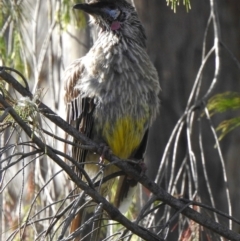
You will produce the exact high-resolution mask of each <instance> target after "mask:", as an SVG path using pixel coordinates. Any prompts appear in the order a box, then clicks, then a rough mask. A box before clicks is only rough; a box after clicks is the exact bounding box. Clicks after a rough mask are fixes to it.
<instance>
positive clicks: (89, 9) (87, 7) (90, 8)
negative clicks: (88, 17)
mask: <svg viewBox="0 0 240 241" xmlns="http://www.w3.org/2000/svg"><path fill="white" fill-rule="evenodd" d="M73 8H74V9H80V10H83V11H84V12H86V13H88V14H99V13H100V11H99V8H98V7H97V6H95V4H86V3H78V4H76V5H74V6H73Z"/></svg>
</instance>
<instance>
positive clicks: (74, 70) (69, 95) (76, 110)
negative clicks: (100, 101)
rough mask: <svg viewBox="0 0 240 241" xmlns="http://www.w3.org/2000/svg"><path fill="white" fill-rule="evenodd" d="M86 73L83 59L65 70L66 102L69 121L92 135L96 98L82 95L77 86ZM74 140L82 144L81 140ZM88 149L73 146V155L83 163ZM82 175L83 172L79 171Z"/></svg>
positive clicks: (88, 134)
mask: <svg viewBox="0 0 240 241" xmlns="http://www.w3.org/2000/svg"><path fill="white" fill-rule="evenodd" d="M83 74H84V65H83V64H82V59H77V60H76V61H74V62H73V63H72V64H71V65H70V66H69V67H68V69H67V70H66V71H65V75H64V80H65V103H66V105H67V121H68V123H69V124H71V125H72V126H74V127H75V128H76V129H77V130H78V131H79V132H81V133H83V134H85V135H86V136H88V137H91V133H92V128H93V122H94V119H93V111H94V108H95V104H94V99H93V98H89V97H82V95H83V93H81V90H80V89H79V88H77V86H78V85H79V84H80V83H81V78H82V77H83ZM74 142H76V143H78V144H80V142H79V141H77V140H74ZM86 155H87V151H86V150H83V149H81V148H77V147H73V148H72V157H73V158H74V159H75V160H76V161H78V162H80V163H82V162H85V158H86ZM79 176H81V173H79Z"/></svg>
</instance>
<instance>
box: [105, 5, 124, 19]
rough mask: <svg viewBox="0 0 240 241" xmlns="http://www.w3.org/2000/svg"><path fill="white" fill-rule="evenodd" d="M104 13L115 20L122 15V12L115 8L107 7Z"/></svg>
mask: <svg viewBox="0 0 240 241" xmlns="http://www.w3.org/2000/svg"><path fill="white" fill-rule="evenodd" d="M104 12H105V13H106V14H107V15H108V16H109V17H111V18H112V19H114V20H115V19H117V18H118V17H119V15H120V14H121V11H120V10H119V9H117V8H115V7H107V8H105V9H104Z"/></svg>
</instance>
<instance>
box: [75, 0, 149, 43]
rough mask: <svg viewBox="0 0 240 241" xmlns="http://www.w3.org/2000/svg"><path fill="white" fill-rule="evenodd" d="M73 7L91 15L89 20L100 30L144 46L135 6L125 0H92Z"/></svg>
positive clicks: (144, 37)
mask: <svg viewBox="0 0 240 241" xmlns="http://www.w3.org/2000/svg"><path fill="white" fill-rule="evenodd" d="M73 8H75V9H80V10H83V11H84V12H86V13H88V14H89V15H90V16H91V22H92V23H93V24H96V25H97V26H99V27H100V29H101V31H104V32H114V33H116V34H118V35H120V36H123V37H126V38H129V39H132V40H134V41H135V42H138V43H139V44H140V45H141V46H142V47H145V41H146V35H145V31H144V28H143V26H142V24H141V22H140V20H139V18H138V15H137V12H136V10H135V8H134V7H133V6H132V5H131V4H130V3H128V2H127V1H126V0H93V1H91V2H90V3H88V4H86V3H79V4H76V5H75V6H74V7H73Z"/></svg>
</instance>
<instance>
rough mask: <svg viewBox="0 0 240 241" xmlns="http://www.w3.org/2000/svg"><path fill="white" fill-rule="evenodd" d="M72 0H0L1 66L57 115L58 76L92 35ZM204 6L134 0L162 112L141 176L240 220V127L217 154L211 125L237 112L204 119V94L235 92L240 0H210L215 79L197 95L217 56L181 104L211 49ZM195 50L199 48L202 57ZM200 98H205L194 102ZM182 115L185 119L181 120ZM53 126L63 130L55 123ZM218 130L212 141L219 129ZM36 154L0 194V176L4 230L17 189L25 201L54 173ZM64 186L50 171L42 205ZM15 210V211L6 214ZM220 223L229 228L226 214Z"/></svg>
mask: <svg viewBox="0 0 240 241" xmlns="http://www.w3.org/2000/svg"><path fill="white" fill-rule="evenodd" d="M76 2H77V1H70V0H69V1H63V0H62V1H57V0H46V1H41V0H36V1H32V0H22V1H1V2H0V8H1V10H0V12H1V13H0V28H1V29H0V51H1V52H0V65H4V66H9V67H13V68H16V69H17V70H19V71H20V72H21V73H22V74H23V75H24V76H25V77H26V78H27V79H28V80H29V85H30V90H31V91H33V93H34V92H35V91H36V90H37V89H38V88H44V90H43V93H44V94H43V95H42V101H43V102H44V103H45V104H46V105H48V106H49V107H51V108H52V109H53V110H54V111H55V112H56V113H58V114H59V115H60V116H62V117H63V118H65V107H64V101H63V93H64V92H63V91H64V90H63V83H62V81H61V78H62V73H63V71H64V69H65V68H66V66H68V65H69V64H70V63H71V62H72V61H73V60H75V59H76V58H79V57H81V56H83V55H85V54H86V53H87V51H88V49H89V48H90V47H91V45H92V44H93V42H94V39H96V32H95V30H94V29H93V27H91V26H89V25H88V22H87V19H86V16H85V15H83V14H82V13H81V12H79V11H76V12H75V11H73V10H72V6H73V5H74V3H76ZM210 2H211V0H191V2H190V3H191V9H190V10H188V11H187V10H186V6H184V5H183V3H182V1H180V3H179V6H177V8H176V12H174V11H173V10H172V9H171V6H167V3H166V1H165V0H135V1H133V3H134V4H135V7H136V9H137V11H138V14H139V17H140V19H141V21H142V23H143V25H144V27H145V30H146V34H147V38H148V41H147V50H148V53H149V55H150V57H151V60H152V62H153V63H154V65H155V67H156V68H157V70H158V74H159V79H160V84H161V88H162V92H161V102H162V105H161V110H160V116H159V117H158V119H157V121H156V122H155V123H154V125H153V127H152V129H151V131H150V138H149V143H148V148H147V153H146V158H145V161H146V163H147V175H148V176H149V177H150V178H151V179H153V180H155V181H157V182H158V183H159V185H161V186H162V187H163V188H164V189H166V190H167V191H168V192H169V193H171V194H172V195H174V196H175V197H183V198H187V199H191V200H198V201H201V202H203V203H205V204H208V205H211V206H212V205H213V203H214V205H215V207H216V208H217V209H219V210H221V211H224V212H227V213H230V214H231V215H233V216H234V217H236V218H238V219H240V209H239V207H238V206H239V199H240V189H239V182H240V175H239V170H240V152H239V145H240V130H239V129H238V128H236V129H234V130H233V131H232V132H230V133H229V134H227V135H226V136H225V137H224V138H223V139H222V140H221V141H220V144H219V145H220V148H221V153H220V152H219V149H218V145H217V144H216V139H215V137H214V133H215V132H214V131H213V130H212V128H214V129H215V128H216V127H217V126H218V125H219V124H220V123H221V122H222V121H224V120H226V119H230V118H232V117H237V116H239V114H240V112H239V111H238V110H235V111H231V110H229V111H226V112H224V113H219V114H218V113H217V114H215V115H213V116H212V117H211V121H209V119H208V118H207V116H206V113H205V114H204V108H205V106H206V104H207V103H208V100H209V98H211V97H213V96H215V95H216V94H220V93H224V92H237V93H239V88H240V81H239V80H240V68H239V63H238V62H237V60H239V59H240V14H239V13H240V1H237V0H218V1H216V3H217V9H216V10H217V12H216V13H217V15H218V17H219V22H218V24H219V25H218V28H219V30H220V39H219V46H220V63H221V65H220V72H219V76H218V79H217V83H216V85H215V86H214V89H213V90H211V92H210V95H208V96H207V97H208V98H207V99H202V98H203V96H204V95H205V94H206V93H207V92H208V90H209V88H210V86H211V83H212V81H213V77H214V73H215V70H216V65H215V60H216V56H215V55H214V53H213V54H212V55H211V56H210V58H209V59H208V60H207V63H206V65H205V66H204V68H203V70H202V71H201V78H200V79H201V81H200V82H199V83H198V84H197V86H198V90H197V91H195V92H194V97H193V99H192V100H191V101H190V103H189V106H188V101H189V97H190V95H191V92H192V88H193V86H194V84H195V83H196V81H197V80H196V77H197V74H198V72H199V69H200V67H201V65H202V61H203V57H204V56H205V55H206V53H207V52H208V51H209V50H210V49H211V48H212V47H213V46H214V39H215V37H216V36H215V35H214V29H213V21H212V22H210V24H208V21H209V19H210V16H211V7H210ZM207 26H209V27H208V28H207ZM203 48H205V49H206V53H205V54H203ZM233 56H235V58H234V57H233ZM202 100H204V101H203V102H201V101H202ZM199 101H200V102H199ZM196 103H198V104H199V103H201V105H197V108H196V109H194V111H193V112H191V111H190V107H194V106H195V105H196ZM187 106H188V107H187ZM184 113H187V114H189V115H187V114H186V115H185V116H183V115H184ZM182 116H183V119H182V120H181V121H180V122H179V123H180V125H181V126H177V129H176V130H177V131H176V133H175V135H174V138H173V139H171V140H170V136H171V134H172V133H173V130H174V128H175V126H176V124H177V122H178V121H179V119H180V118H181V117H182ZM188 118H189V119H188ZM44 124H45V123H43V125H44ZM51 130H52V132H54V133H57V134H58V135H60V136H62V137H63V136H64V133H63V132H62V131H60V130H59V129H58V128H56V127H55V126H53V125H52V126H51ZM215 134H216V133H215ZM217 135H218V137H219V135H220V134H219V133H217ZM8 136H9V133H7V132H5V134H4V135H1V138H2V140H1V143H2V144H4V143H5V142H6V138H7V137H8ZM54 146H55V147H56V148H60V149H61V150H62V149H63V144H61V143H59V142H57V141H56V140H55V141H54ZM166 147H169V148H168V149H166ZM5 155H7V154H6V153H5ZM3 157H4V155H2V158H3ZM41 158H43V157H39V158H37V161H36V162H33V161H31V163H30V164H29V165H28V169H27V172H26V173H25V174H24V175H18V176H15V174H16V171H17V170H19V169H20V168H21V167H22V163H18V164H17V165H15V166H13V167H12V168H11V169H8V170H7V172H6V173H4V175H3V176H2V177H4V183H5V184H6V183H7V181H8V180H10V179H11V178H12V177H13V176H14V178H13V180H12V181H11V182H10V184H8V185H7V186H6V189H4V190H3V187H4V185H5V184H3V182H2V183H1V186H0V188H1V190H2V192H1V195H2V198H1V204H2V206H1V208H2V207H3V208H2V213H1V215H2V217H1V218H2V220H3V222H2V224H4V225H2V232H4V235H6V233H5V232H6V231H7V230H8V229H9V228H10V227H12V226H16V225H17V223H18V221H17V220H18V218H17V217H18V214H19V203H21V202H19V196H20V194H23V195H22V196H23V197H22V198H23V200H24V199H25V202H30V201H29V200H32V197H33V196H31V192H33V193H34V192H35V191H36V189H35V188H37V189H39V187H40V184H39V183H41V185H43V184H44V183H45V182H46V180H48V178H49V177H51V176H52V175H53V174H54V173H56V172H58V171H59V170H60V168H59V167H56V166H55V165H54V164H53V163H51V162H44V161H43V159H41ZM203 160H204V161H203ZM221 161H223V162H224V164H225V167H224V165H223V163H222V162H221ZM182 163H184V165H182ZM4 165H5V164H4V163H2V166H4ZM179 170H181V171H179ZM225 172H226V176H227V182H226V179H225V178H224V176H225ZM206 175H207V178H206ZM39 176H40V177H39ZM0 177H1V176H0ZM29 180H31V181H29ZM37 180H38V181H37ZM39 180H41V181H40V182H39ZM19 181H20V182H24V183H25V184H26V185H24V188H22V189H20V188H19V187H18V183H19ZM36 183H37V184H38V186H37V187H36ZM59 183H61V185H59ZM196 183H197V184H196ZM33 184H34V185H33ZM208 185H209V186H208ZM67 186H68V182H67V181H66V177H65V176H64V175H63V174H62V173H61V174H60V175H57V176H56V177H55V179H54V180H53V181H52V186H51V188H50V191H49V192H48V194H46V193H45V194H43V195H42V196H43V197H42V198H43V199H44V198H45V201H46V202H51V201H53V200H56V199H57V198H59V197H60V196H61V195H63V193H64V190H63V189H64V188H66V187H67ZM209 188H210V189H209ZM228 188H229V192H230V193H229V194H228ZM209 190H211V191H209ZM3 193H4V195H3ZM141 195H142V204H144V202H145V201H146V200H147V199H148V197H149V193H148V192H147V190H143V192H142V194H141ZM228 195H230V196H228ZM228 197H230V200H231V201H230V202H229V200H228ZM211 199H214V202H213V201H212V200H211ZM230 203H231V205H232V211H231V206H230ZM20 206H21V205H20ZM52 211H53V212H54V210H52ZM13 212H14V215H10V214H11V213H12V214H13ZM161 215H162V212H159V213H156V217H158V219H161V218H160V216H161ZM166 220H167V218H166ZM166 220H165V221H166ZM161 221H162V220H161ZM176 222H177V221H176ZM176 222H175V223H176ZM223 223H224V224H226V225H228V222H227V220H224V221H223ZM173 224H174V222H173ZM41 225H42V224H41ZM173 226H174V225H173ZM40 229H43V227H41V228H40ZM176 229H178V228H175V229H174V228H173V229H172V230H171V232H170V234H169V237H168V239H167V240H173V239H172V238H173V237H176V236H175V235H178V237H181V236H179V234H176V232H174V231H175V230H176ZM234 229H235V230H236V231H238V232H239V231H240V230H239V226H237V225H234ZM183 230H184V228H183ZM6 237H7V235H6V236H3V239H2V240H6ZM26 240H27V239H26ZM176 240H177V239H176ZM182 240H183V239H182ZM187 240H191V239H187ZM214 240H218V239H214Z"/></svg>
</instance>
